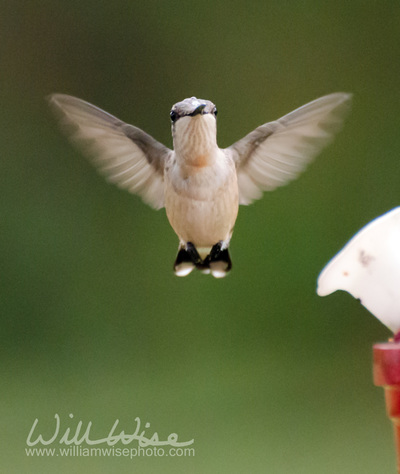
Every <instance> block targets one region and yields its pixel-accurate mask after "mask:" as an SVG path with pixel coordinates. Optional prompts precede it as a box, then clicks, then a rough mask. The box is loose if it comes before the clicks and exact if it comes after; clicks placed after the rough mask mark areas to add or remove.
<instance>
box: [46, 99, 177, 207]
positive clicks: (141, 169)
mask: <svg viewBox="0 0 400 474" xmlns="http://www.w3.org/2000/svg"><path fill="white" fill-rule="evenodd" d="M48 100H49V103H50V105H51V107H52V108H53V109H54V111H55V112H56V113H57V115H58V116H59V117H60V122H61V126H62V129H63V130H64V131H65V133H66V134H67V135H68V136H69V138H70V139H71V140H72V142H74V143H76V144H77V145H78V147H79V148H80V149H81V150H82V151H83V152H84V153H85V154H86V155H87V156H88V157H89V158H90V161H91V162H92V163H93V164H94V166H95V167H96V168H98V170H99V171H100V173H101V174H103V175H104V176H105V177H106V178H107V180H108V181H110V182H112V183H114V184H116V185H118V186H119V187H120V188H123V189H126V190H128V191H130V192H131V193H135V194H138V195H139V196H140V197H141V198H142V199H143V201H145V202H146V203H147V204H149V205H150V206H152V207H154V208H155V209H160V208H162V207H164V165H165V162H166V160H167V159H168V157H169V155H170V154H171V153H172V151H171V150H170V149H169V148H167V147H166V146H164V145H163V144H161V143H159V142H158V141H157V140H155V139H154V138H153V137H151V136H150V135H148V134H147V133H145V132H143V130H140V128H137V127H134V126H133V125H128V124H126V123H124V122H122V121H121V120H119V119H117V118H116V117H114V116H112V115H111V114H108V113H107V112H104V111H103V110H101V109H99V108H97V107H95V106H94V105H92V104H89V103H88V102H85V101H83V100H81V99H77V98H76V97H72V96H69V95H64V94H53V95H51V96H50V97H49V98H48Z"/></svg>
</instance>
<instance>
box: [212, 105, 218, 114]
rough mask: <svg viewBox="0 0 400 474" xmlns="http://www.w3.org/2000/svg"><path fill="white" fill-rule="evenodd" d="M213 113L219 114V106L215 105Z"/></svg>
mask: <svg viewBox="0 0 400 474" xmlns="http://www.w3.org/2000/svg"><path fill="white" fill-rule="evenodd" d="M213 114H214V115H215V116H217V114H218V110H217V107H214V110H213Z"/></svg>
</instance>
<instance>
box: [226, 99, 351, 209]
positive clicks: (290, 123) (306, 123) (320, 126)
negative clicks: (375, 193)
mask: <svg viewBox="0 0 400 474" xmlns="http://www.w3.org/2000/svg"><path fill="white" fill-rule="evenodd" d="M350 101H351V95H350V94H345V93H335V94H330V95H326V96H324V97H320V98H319V99H316V100H314V101H313V102H310V103H309V104H306V105H303V106H302V107H300V108H298V109H296V110H294V111H293V112H291V113H289V114H288V115H285V116H284V117H282V118H280V119H279V120H277V121H275V122H270V123H266V124H264V125H261V126H260V127H257V128H256V129H255V130H253V131H252V132H251V133H249V134H248V135H246V136H245V137H244V138H242V139H241V140H239V141H237V142H236V143H234V144H233V145H231V146H230V147H229V148H227V152H228V153H231V155H232V157H233V159H234V161H235V163H236V168H237V175H238V184H239V202H240V204H250V203H251V202H252V201H253V200H254V199H259V198H260V197H261V196H262V192H263V191H272V190H273V189H275V188H277V187H278V186H282V185H284V184H286V183H288V182H289V181H291V180H293V179H295V178H297V176H298V175H299V174H300V172H301V171H303V169H304V168H305V167H306V165H307V163H309V162H310V161H311V160H312V159H313V158H314V157H315V156H316V155H317V154H318V153H319V152H320V150H321V149H322V148H323V147H324V146H325V145H327V144H328V143H329V142H330V141H331V139H332V137H333V134H334V133H335V132H337V131H338V130H339V129H340V126H341V124H342V122H343V118H344V116H345V113H346V111H347V110H348V109H349V107H350Z"/></svg>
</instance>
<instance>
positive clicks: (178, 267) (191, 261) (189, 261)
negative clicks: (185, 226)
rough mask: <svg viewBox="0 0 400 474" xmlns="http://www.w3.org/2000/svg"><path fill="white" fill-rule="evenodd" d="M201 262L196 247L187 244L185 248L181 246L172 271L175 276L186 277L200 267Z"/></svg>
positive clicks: (189, 243)
mask: <svg viewBox="0 0 400 474" xmlns="http://www.w3.org/2000/svg"><path fill="white" fill-rule="evenodd" d="M201 263H202V260H201V258H200V255H199V254H198V252H197V250H196V247H195V246H194V245H193V244H192V243H191V242H187V244H186V245H185V246H181V247H180V248H179V251H178V255H177V256H176V260H175V263H174V271H175V275H176V276H186V275H189V273H190V272H191V271H192V270H193V269H194V268H195V266H196V267H197V265H200V264H201Z"/></svg>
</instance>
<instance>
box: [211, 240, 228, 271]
mask: <svg viewBox="0 0 400 474" xmlns="http://www.w3.org/2000/svg"><path fill="white" fill-rule="evenodd" d="M207 259H208V260H209V267H210V271H211V275H212V276H213V277H214V278H223V277H225V276H226V274H227V273H228V272H229V271H230V270H231V268H232V261H231V258H230V256H229V251H228V249H227V248H225V249H224V248H223V242H218V243H217V244H215V245H214V246H213V248H212V249H211V252H210V255H209V256H208V257H207ZM207 259H206V260H207Z"/></svg>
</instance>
